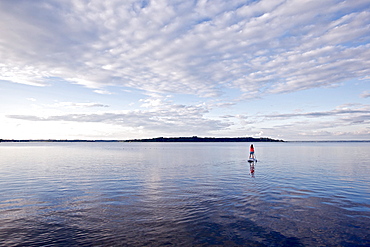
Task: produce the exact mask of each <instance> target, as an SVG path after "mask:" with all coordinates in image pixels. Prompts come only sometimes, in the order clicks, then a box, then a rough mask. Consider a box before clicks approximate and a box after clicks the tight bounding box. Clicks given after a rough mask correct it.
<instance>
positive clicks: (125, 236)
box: [0, 143, 370, 246]
mask: <svg viewBox="0 0 370 247" xmlns="http://www.w3.org/2000/svg"><path fill="white" fill-rule="evenodd" d="M248 146H249V143H0V245H1V246H40V245H42V246H61V245H63V246H125V245H127V246H162V245H170V246H206V245H224V246H238V245H242V246H288V245H289V246H328V245H329V246H370V143H255V148H256V156H257V159H258V162H257V163H255V164H251V165H250V164H249V163H248V162H246V158H247V156H248V153H247V150H248Z"/></svg>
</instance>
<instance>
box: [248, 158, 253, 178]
mask: <svg viewBox="0 0 370 247" xmlns="http://www.w3.org/2000/svg"><path fill="white" fill-rule="evenodd" d="M249 172H250V174H251V176H252V178H254V162H251V163H249Z"/></svg>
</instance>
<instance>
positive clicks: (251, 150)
mask: <svg viewBox="0 0 370 247" xmlns="http://www.w3.org/2000/svg"><path fill="white" fill-rule="evenodd" d="M249 158H250V159H252V158H253V159H254V147H253V144H251V146H250V147H249Z"/></svg>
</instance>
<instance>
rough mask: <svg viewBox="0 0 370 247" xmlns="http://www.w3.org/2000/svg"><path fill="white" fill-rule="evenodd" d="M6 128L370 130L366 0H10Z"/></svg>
mask: <svg viewBox="0 0 370 247" xmlns="http://www.w3.org/2000/svg"><path fill="white" fill-rule="evenodd" d="M0 30H1V31H0V95H1V99H0V102H1V104H0V105H1V107H0V122H1V128H0V139H88V140H96V139H101V140H112V139H114V140H117V139H118V140H127V139H135V138H154V137H179V136H199V137H250V136H251V137H269V138H274V139H282V140H286V141H320V140H332V141H335V140H370V104H369V102H370V42H369V41H370V1H369V0H351V1H343V0H325V1H322V0H260V1H258V0H187V1H184V0H104V1H100V0H94V1H89V0H63V1H59V0H33V1H29V0H0Z"/></svg>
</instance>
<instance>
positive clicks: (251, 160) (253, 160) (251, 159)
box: [248, 158, 257, 163]
mask: <svg viewBox="0 0 370 247" xmlns="http://www.w3.org/2000/svg"><path fill="white" fill-rule="evenodd" d="M248 162H249V163H252V162H257V160H256V159H253V158H250V159H248Z"/></svg>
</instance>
